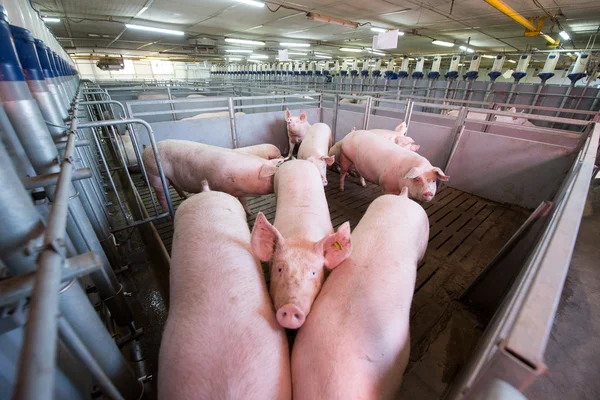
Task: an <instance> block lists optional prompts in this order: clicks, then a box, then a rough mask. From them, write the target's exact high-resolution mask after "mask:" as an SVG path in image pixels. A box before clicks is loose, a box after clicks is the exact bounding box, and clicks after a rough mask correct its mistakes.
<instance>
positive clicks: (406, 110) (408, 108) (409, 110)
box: [404, 97, 414, 128]
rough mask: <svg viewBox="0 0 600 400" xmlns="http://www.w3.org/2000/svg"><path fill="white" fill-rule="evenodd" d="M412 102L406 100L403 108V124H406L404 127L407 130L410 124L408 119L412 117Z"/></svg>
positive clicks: (408, 99) (409, 99)
mask: <svg viewBox="0 0 600 400" xmlns="http://www.w3.org/2000/svg"><path fill="white" fill-rule="evenodd" d="M413 106H414V101H413V100H412V99H411V98H410V97H409V98H407V99H406V106H405V107H404V122H405V123H406V127H407V128H408V124H409V123H410V117H411V116H412V111H413Z"/></svg>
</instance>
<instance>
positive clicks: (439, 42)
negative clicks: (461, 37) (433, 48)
mask: <svg viewBox="0 0 600 400" xmlns="http://www.w3.org/2000/svg"><path fill="white" fill-rule="evenodd" d="M431 43H432V44H435V45H438V46H444V47H454V43H450V42H444V41H443V40H434V41H433V42H431Z"/></svg>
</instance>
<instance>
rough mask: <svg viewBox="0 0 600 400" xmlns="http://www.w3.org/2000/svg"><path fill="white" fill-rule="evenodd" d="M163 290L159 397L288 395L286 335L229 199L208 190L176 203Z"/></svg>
mask: <svg viewBox="0 0 600 400" xmlns="http://www.w3.org/2000/svg"><path fill="white" fill-rule="evenodd" d="M206 189H207V190H208V188H206ZM170 288H171V290H170V307H169V316H168V319H167V323H166V326H165V331H164V334H163V338H162V343H161V347H160V357H159V365H158V369H159V373H158V398H159V399H206V400H212V399H257V400H258V399H261V400H262V399H276V400H289V399H290V398H291V383H290V381H291V376H290V360H289V354H290V353H289V347H288V342H287V338H286V335H285V331H284V329H283V328H282V327H281V326H279V324H278V323H277V320H276V319H275V312H274V310H273V303H272V302H271V299H270V297H269V293H268V291H267V287H266V284H265V280H264V276H263V273H262V268H261V266H260V263H259V262H258V260H257V259H256V258H255V257H254V256H253V255H252V252H251V249H250V231H249V229H248V224H247V223H246V216H245V215H244V210H243V209H242V207H241V205H240V203H239V202H238V201H237V200H236V199H235V198H234V197H232V196H230V195H228V194H225V193H221V192H213V191H207V192H203V193H200V194H197V195H194V196H192V197H190V199H188V200H185V201H184V202H183V203H182V204H181V206H180V207H179V209H178V210H177V215H176V216H175V233H174V237H173V253H172V259H171V271H170Z"/></svg>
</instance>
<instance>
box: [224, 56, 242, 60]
mask: <svg viewBox="0 0 600 400" xmlns="http://www.w3.org/2000/svg"><path fill="white" fill-rule="evenodd" d="M227 59H228V60H229V61H242V59H241V58H239V57H227Z"/></svg>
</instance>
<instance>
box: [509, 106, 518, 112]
mask: <svg viewBox="0 0 600 400" xmlns="http://www.w3.org/2000/svg"><path fill="white" fill-rule="evenodd" d="M508 111H510V112H511V113H516V112H517V109H516V108H515V107H511V108H510V109H509V110H508Z"/></svg>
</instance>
